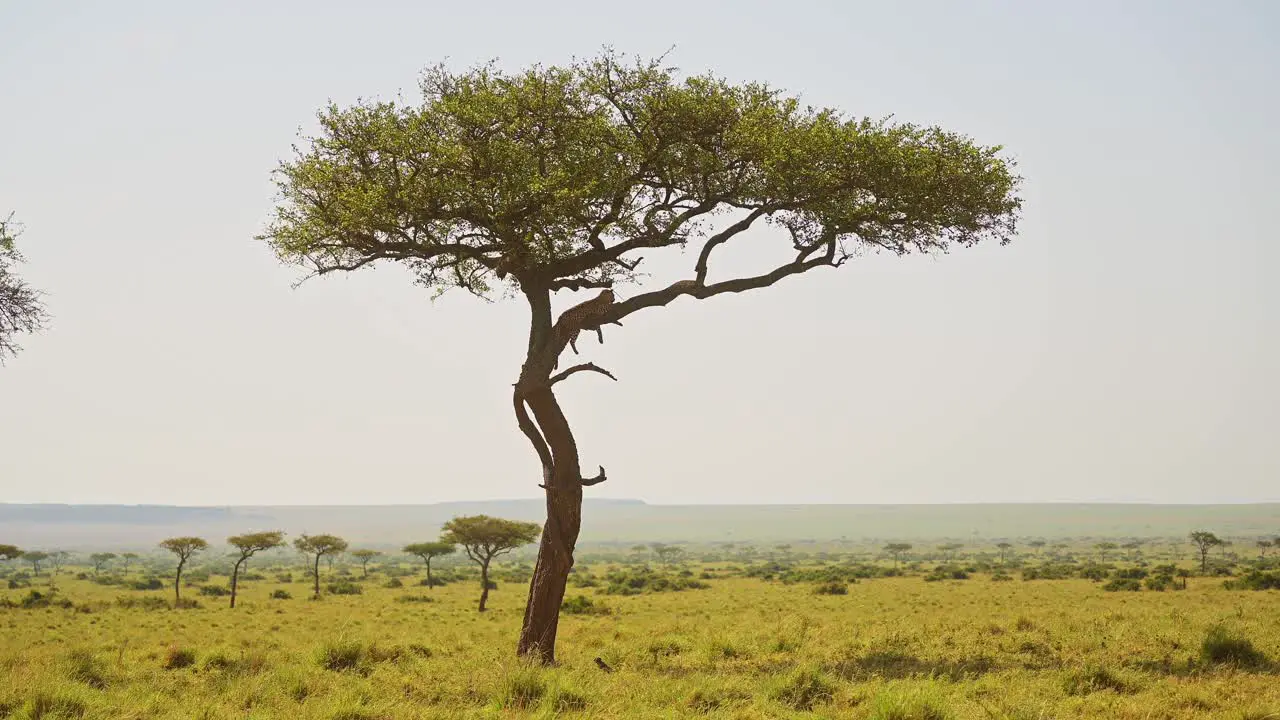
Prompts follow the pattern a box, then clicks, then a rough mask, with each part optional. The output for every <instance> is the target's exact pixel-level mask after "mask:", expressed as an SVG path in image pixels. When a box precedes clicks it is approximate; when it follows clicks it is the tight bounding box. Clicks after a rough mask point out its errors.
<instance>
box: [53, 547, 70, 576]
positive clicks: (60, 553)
mask: <svg viewBox="0 0 1280 720" xmlns="http://www.w3.org/2000/svg"><path fill="white" fill-rule="evenodd" d="M70 559H71V553H69V552H67V551H66V550H54V551H53V552H51V553H49V569H51V570H53V574H54V576H57V574H58V573H60V572H62V566H63V565H66V564H67V561H68V560H70Z"/></svg>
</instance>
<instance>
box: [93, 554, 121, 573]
mask: <svg viewBox="0 0 1280 720" xmlns="http://www.w3.org/2000/svg"><path fill="white" fill-rule="evenodd" d="M115 559H116V554H115V553H109V552H101V553H93V554H92V555H90V556H89V564H90V565H92V566H93V574H94V575H97V574H98V573H100V572H102V568H104V567H106V566H107V563H109V562H111V561H112V560H115Z"/></svg>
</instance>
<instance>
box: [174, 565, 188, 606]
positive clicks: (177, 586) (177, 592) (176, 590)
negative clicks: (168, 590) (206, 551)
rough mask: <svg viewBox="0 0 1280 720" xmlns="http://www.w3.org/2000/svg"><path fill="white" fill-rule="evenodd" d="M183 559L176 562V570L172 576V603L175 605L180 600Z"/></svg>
mask: <svg viewBox="0 0 1280 720" xmlns="http://www.w3.org/2000/svg"><path fill="white" fill-rule="evenodd" d="M185 563H186V561H185V560H183V561H182V562H180V563H178V572H177V573H176V574H175V575H174V576H173V605H174V607H177V606H178V605H179V604H180V603H181V602H182V590H181V587H182V566H183V565H184V564H185Z"/></svg>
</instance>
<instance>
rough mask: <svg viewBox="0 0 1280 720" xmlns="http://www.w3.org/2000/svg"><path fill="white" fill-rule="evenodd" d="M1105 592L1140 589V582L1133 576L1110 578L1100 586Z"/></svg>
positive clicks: (1135, 590)
mask: <svg viewBox="0 0 1280 720" xmlns="http://www.w3.org/2000/svg"><path fill="white" fill-rule="evenodd" d="M1102 589H1103V590H1106V591H1107V592H1120V591H1132V592H1137V591H1138V590H1141V589H1142V583H1141V582H1139V581H1137V580H1134V579H1133V578H1120V577H1117V578H1111V581H1110V582H1108V583H1107V584H1106V585H1103V586H1102Z"/></svg>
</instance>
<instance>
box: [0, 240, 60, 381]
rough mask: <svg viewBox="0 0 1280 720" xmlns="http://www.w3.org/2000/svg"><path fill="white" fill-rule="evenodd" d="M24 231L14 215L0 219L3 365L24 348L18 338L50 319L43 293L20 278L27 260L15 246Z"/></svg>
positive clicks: (0, 352)
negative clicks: (19, 270) (9, 356)
mask: <svg viewBox="0 0 1280 720" xmlns="http://www.w3.org/2000/svg"><path fill="white" fill-rule="evenodd" d="M21 230H22V228H21V227H20V226H19V225H18V223H16V222H14V220H13V216H12V215H9V216H6V217H3V218H0V363H3V362H4V359H5V356H8V355H16V354H17V353H18V351H19V350H21V349H22V348H21V347H19V346H18V343H17V336H18V335H21V334H23V333H33V332H37V331H39V330H41V329H42V328H43V327H44V325H45V323H46V322H48V319H49V316H48V314H47V313H46V312H45V309H44V302H43V300H42V299H41V293H40V292H39V291H38V290H34V289H32V288H31V286H29V285H27V283H26V282H25V281H23V279H22V278H21V277H19V276H18V272H17V266H18V265H19V264H20V263H22V261H23V258H22V255H21V254H19V253H18V250H17V247H16V245H15V243H16V241H17V239H18V235H19V234H21Z"/></svg>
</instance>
